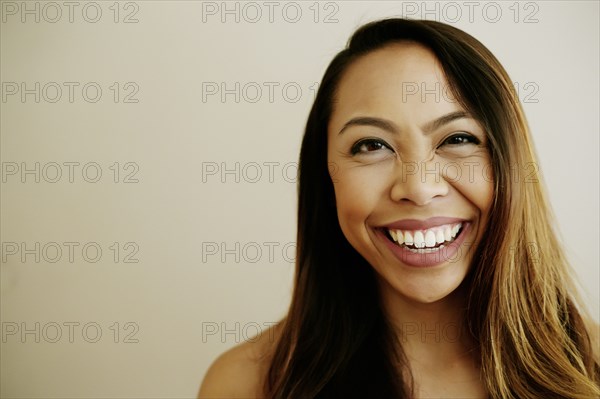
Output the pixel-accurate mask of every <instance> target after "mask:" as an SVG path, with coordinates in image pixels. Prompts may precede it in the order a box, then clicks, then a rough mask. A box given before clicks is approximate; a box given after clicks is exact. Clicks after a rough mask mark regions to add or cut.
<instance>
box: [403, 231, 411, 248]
mask: <svg viewBox="0 0 600 399" xmlns="http://www.w3.org/2000/svg"><path fill="white" fill-rule="evenodd" d="M404 244H406V245H412V244H413V236H412V234H410V232H409V231H407V232H405V233H404Z"/></svg>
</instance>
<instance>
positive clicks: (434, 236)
mask: <svg viewBox="0 0 600 399" xmlns="http://www.w3.org/2000/svg"><path fill="white" fill-rule="evenodd" d="M383 230H384V233H385V235H386V237H387V238H388V239H389V240H390V241H392V242H393V243H395V244H396V245H398V246H399V247H401V248H405V249H407V250H409V251H411V252H414V253H429V252H437V251H439V250H441V249H442V248H444V247H446V246H447V245H449V244H452V243H453V242H454V241H455V240H456V239H457V238H458V237H459V236H460V234H461V233H462V231H463V223H462V222H461V223H451V224H445V225H441V226H436V227H432V228H430V229H426V230H398V229H388V228H385V229H383Z"/></svg>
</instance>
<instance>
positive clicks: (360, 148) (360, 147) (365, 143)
mask: <svg viewBox="0 0 600 399" xmlns="http://www.w3.org/2000/svg"><path fill="white" fill-rule="evenodd" d="M383 149H389V146H388V145H387V144H385V143H384V142H382V141H381V140H375V139H365V140H360V141H359V142H357V143H356V144H354V145H353V146H352V148H351V150H350V152H351V153H352V155H356V154H359V153H363V154H364V153H368V152H374V151H378V150H383Z"/></svg>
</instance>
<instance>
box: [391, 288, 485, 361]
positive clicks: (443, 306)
mask: <svg viewBox="0 0 600 399" xmlns="http://www.w3.org/2000/svg"><path fill="white" fill-rule="evenodd" d="M380 294H381V299H382V304H383V307H384V313H385V314H386V316H387V317H388V320H389V321H390V323H391V325H392V326H393V328H394V329H395V330H396V334H397V337H398V340H399V342H400V345H401V346H402V348H403V351H404V353H405V354H406V356H407V358H409V359H411V358H413V359H418V361H419V362H425V363H430V362H432V363H435V364H440V362H453V361H459V359H460V358H462V357H464V356H465V355H466V354H468V353H472V350H473V349H474V348H475V343H474V340H473V338H472V336H471V334H470V333H469V330H468V328H467V323H466V322H465V314H466V302H467V293H466V289H465V287H463V286H462V285H461V286H460V287H458V288H457V289H456V290H454V291H453V292H452V293H451V294H449V295H448V296H446V297H445V298H443V299H440V300H438V301H435V302H432V303H422V302H418V301H414V300H411V299H410V298H406V297H404V296H402V295H401V294H400V293H398V292H397V291H396V290H394V289H393V288H392V287H391V286H389V285H387V283H385V282H382V283H381V284H380Z"/></svg>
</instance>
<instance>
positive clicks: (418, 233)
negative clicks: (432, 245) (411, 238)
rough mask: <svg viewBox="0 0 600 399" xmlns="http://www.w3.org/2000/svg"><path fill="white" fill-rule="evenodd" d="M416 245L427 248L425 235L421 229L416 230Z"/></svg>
mask: <svg viewBox="0 0 600 399" xmlns="http://www.w3.org/2000/svg"><path fill="white" fill-rule="evenodd" d="M415 247H417V248H425V237H424V236H423V232H421V231H419V230H417V231H415Z"/></svg>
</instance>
